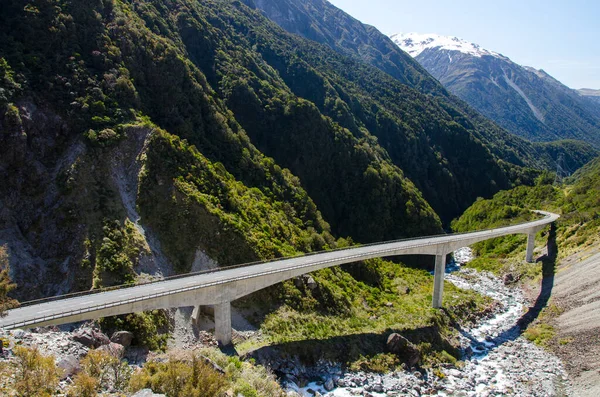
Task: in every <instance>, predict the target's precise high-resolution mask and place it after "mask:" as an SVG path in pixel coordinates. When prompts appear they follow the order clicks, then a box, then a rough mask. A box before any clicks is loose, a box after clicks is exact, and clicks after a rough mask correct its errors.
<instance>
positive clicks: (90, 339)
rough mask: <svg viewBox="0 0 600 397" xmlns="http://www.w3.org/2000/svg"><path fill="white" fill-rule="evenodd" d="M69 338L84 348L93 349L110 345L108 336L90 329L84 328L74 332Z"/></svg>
mask: <svg viewBox="0 0 600 397" xmlns="http://www.w3.org/2000/svg"><path fill="white" fill-rule="evenodd" d="M71 338H72V339H73V340H74V341H75V342H79V343H81V344H82V345H84V346H86V347H91V348H94V349H96V348H98V347H100V346H103V345H108V344H109V343H110V339H108V336H106V335H104V334H103V333H102V332H100V331H97V330H95V329H91V328H85V329H80V330H78V331H75V332H74V333H73V335H72V336H71Z"/></svg>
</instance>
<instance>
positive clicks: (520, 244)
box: [452, 159, 600, 276]
mask: <svg viewBox="0 0 600 397" xmlns="http://www.w3.org/2000/svg"><path fill="white" fill-rule="evenodd" d="M553 180H554V179H553V177H552V175H549V174H548V175H542V176H541V177H540V178H539V179H538V180H537V182H538V183H537V184H536V186H533V187H527V186H520V187H517V188H515V189H512V190H508V191H503V192H499V193H497V194H496V195H495V196H494V197H493V198H492V199H490V200H483V199H482V200H478V201H477V202H475V203H474V204H473V205H472V206H471V207H470V208H469V209H468V210H467V211H465V213H464V214H463V215H462V216H461V217H460V218H458V219H457V220H455V221H454V222H452V227H453V230H454V231H457V232H461V231H468V230H476V229H485V228H491V227H497V226H502V225H506V224H509V223H514V222H516V221H526V220H529V219H531V218H532V217H534V216H535V214H534V213H532V212H531V211H530V210H532V209H542V210H547V211H552V212H555V213H559V214H561V218H560V219H559V220H558V221H557V224H556V242H557V244H558V255H559V257H563V256H566V255H568V254H570V253H573V252H574V251H575V250H582V249H584V248H585V247H587V246H590V245H592V244H594V243H596V242H597V241H598V240H600V195H599V194H600V160H599V159H596V160H593V161H591V162H590V163H589V164H587V165H586V166H584V167H583V168H581V169H580V170H579V171H578V172H576V173H575V174H574V175H573V176H572V177H571V178H569V179H567V180H566V181H565V184H564V185H563V186H555V185H552V182H553ZM525 240H526V238H525V237H524V236H508V237H502V238H498V239H493V240H489V241H486V242H482V243H478V244H476V245H475V250H476V251H477V253H478V254H479V258H478V259H476V260H475V261H473V262H472V263H471V264H470V265H469V266H474V267H479V268H482V269H485V270H492V271H494V272H496V273H499V274H503V273H506V272H509V271H511V270H517V271H523V272H525V273H528V274H529V275H531V276H533V275H535V274H539V272H538V271H539V268H538V266H540V265H539V264H538V265H530V268H529V269H523V268H522V267H520V268H517V262H520V261H522V254H523V252H524V244H525ZM515 256H517V258H518V259H517V258H515ZM536 269H537V270H536Z"/></svg>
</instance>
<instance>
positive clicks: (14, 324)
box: [0, 215, 550, 328]
mask: <svg viewBox="0 0 600 397" xmlns="http://www.w3.org/2000/svg"><path fill="white" fill-rule="evenodd" d="M549 217H550V215H546V216H545V217H544V218H542V219H538V220H536V221H529V222H522V223H519V224H515V225H510V226H506V227H503V228H497V229H484V230H478V231H471V232H466V233H451V234H441V235H435V236H428V237H414V238H408V239H400V240H394V241H388V242H384V243H373V244H366V245H359V246H352V247H345V248H340V249H335V250H329V251H320V252H314V253H310V254H306V255H297V256H293V257H287V258H278V259H272V260H268V261H257V262H252V263H249V264H240V265H234V266H228V267H224V268H218V269H211V270H207V271H202V272H196V273H193V274H192V273H188V274H185V275H177V276H173V277H168V278H166V279H162V280H156V281H154V282H150V283H144V284H136V285H126V286H124V288H123V286H115V287H110V288H104V289H98V290H93V291H85V292H83V293H75V294H68V295H61V296H56V297H52V298H47V299H39V300H36V301H29V302H27V303H26V305H25V306H30V305H33V304H40V303H48V302H52V301H55V300H59V299H60V300H63V299H70V298H77V297H81V296H89V295H94V294H98V293H101V292H107V291H114V290H118V289H127V288H132V287H136V286H141V285H147V284H154V283H157V282H163V281H167V280H174V279H180V278H185V277H190V276H194V275H202V274H211V273H217V272H221V271H225V270H230V269H237V268H243V267H247V266H252V265H257V264H265V263H269V262H273V261H280V260H285V259H294V258H301V257H309V256H313V255H317V254H322V253H331V252H339V251H347V250H352V249H356V248H361V247H369V246H376V245H390V244H394V243H402V242H408V241H417V240H426V239H428V238H435V237H457V238H455V239H450V240H448V242H453V241H458V240H460V238H459V237H460V236H465V235H469V234H473V233H482V232H483V233H485V232H489V233H494V232H496V233H497V232H501V231H502V230H506V229H507V228H517V227H519V226H524V225H528V226H530V225H532V224H536V223H539V221H541V220H544V219H546V218H549ZM438 244H439V242H430V243H427V244H415V245H409V246H406V247H404V249H411V248H418V247H423V246H431V245H438ZM396 250H397V248H396V247H393V248H384V249H380V250H377V251H373V252H372V253H370V254H372V255H383V254H386V253H389V252H395V251H396ZM364 255H365V254H356V255H351V256H347V257H342V258H330V259H324V260H322V261H318V262H312V263H302V264H299V265H296V266H291V267H286V268H284V269H273V270H265V271H263V272H261V273H260V274H252V275H246V276H236V277H235V278H234V279H236V280H243V279H247V278H253V277H260V276H265V275H269V274H275V273H278V272H282V271H289V270H296V269H301V268H304V267H314V266H319V265H322V264H326V263H330V262H339V261H340V259H343V260H348V259H354V258H356V260H357V261H358V260H361V259H364ZM230 281H231V279H224V280H215V281H211V282H206V283H203V284H198V285H194V286H189V287H180V288H177V289H174V290H168V291H162V292H156V293H150V294H144V295H142V296H137V297H133V298H129V299H123V300H119V301H118V302H110V303H101V304H97V305H91V306H86V307H85V308H81V309H73V310H67V311H65V312H61V313H55V314H50V315H42V316H36V317H34V318H30V319H28V320H26V321H16V322H12V323H7V324H3V326H4V327H10V328H16V327H24V326H28V325H32V324H40V323H44V322H47V321H51V320H54V319H59V318H64V317H71V316H75V315H77V314H83V313H87V312H92V311H97V310H102V309H108V308H111V307H115V306H121V305H126V304H130V303H135V302H140V301H145V300H149V299H152V298H158V297H163V296H168V295H174V294H179V293H182V292H187V291H192V290H195V289H198V288H206V287H210V286H214V285H219V284H223V283H227V282H230ZM119 287H120V288H119ZM0 321H1V320H0Z"/></svg>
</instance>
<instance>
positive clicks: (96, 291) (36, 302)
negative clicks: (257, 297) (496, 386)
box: [19, 215, 550, 307]
mask: <svg viewBox="0 0 600 397" xmlns="http://www.w3.org/2000/svg"><path fill="white" fill-rule="evenodd" d="M549 217H550V215H545V216H544V218H541V219H537V220H535V221H527V222H521V223H517V224H514V225H509V226H504V227H502V228H500V229H505V228H509V227H510V228H512V227H518V226H523V225H528V224H531V223H535V222H538V221H542V220H544V219H547V218H549ZM494 230H499V229H482V230H475V231H470V232H464V233H446V234H435V235H430V236H420V237H411V238H405V239H398V240H390V241H385V242H378V243H369V244H358V245H354V246H351V247H344V248H335V249H332V250H325V251H315V252H307V253H304V254H300V255H296V256H287V257H283V258H273V259H267V260H262V261H254V262H248V263H242V264H239V265H232V266H224V267H219V268H216V269H209V270H202V271H199V272H194V273H186V274H177V275H173V276H168V277H164V278H162V279H157V280H152V281H148V282H143V283H139V284H121V285H115V286H112V287H105V288H98V289H94V290H89V291H80V292H74V293H70V294H64V295H57V296H51V297H47V298H41V299H35V300H31V301H26V302H21V303H20V305H19V307H27V306H32V305H39V304H42V303H47V302H54V301H57V300H64V299H69V298H77V297H80V296H92V295H96V294H100V293H103V292H110V291H115V290H124V289H128V288H135V287H139V286H141V285H152V284H155V283H160V282H164V281H169V280H177V279H180V278H186V277H192V276H200V275H203V274H212V273H218V272H222V271H226V270H233V269H240V268H243V267H248V266H255V265H261V264H267V263H271V262H278V261H282V260H286V259H298V258H304V257H310V256H314V255H320V254H324V253H329V252H341V251H347V250H351V249H355V248H361V247H372V246H374V245H383V244H396V243H402V242H406V241H415V240H425V239H429V238H435V237H450V236H464V235H468V234H473V233H481V232H487V231H494Z"/></svg>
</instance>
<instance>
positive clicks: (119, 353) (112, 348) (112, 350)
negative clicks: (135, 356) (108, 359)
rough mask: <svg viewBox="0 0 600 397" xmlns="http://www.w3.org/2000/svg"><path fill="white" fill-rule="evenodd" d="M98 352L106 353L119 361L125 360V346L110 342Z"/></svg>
mask: <svg viewBox="0 0 600 397" xmlns="http://www.w3.org/2000/svg"><path fill="white" fill-rule="evenodd" d="M98 350H101V351H105V352H107V353H108V354H110V355H111V356H113V357H116V358H118V359H121V358H123V356H124V355H125V347H123V345H121V344H118V343H114V342H110V343H109V344H108V345H102V346H100V347H99V348H98Z"/></svg>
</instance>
